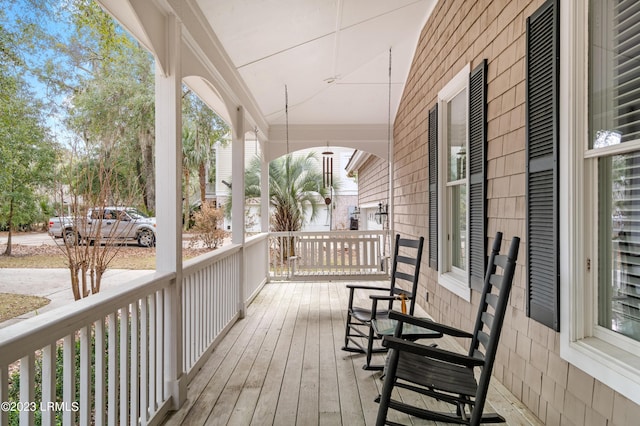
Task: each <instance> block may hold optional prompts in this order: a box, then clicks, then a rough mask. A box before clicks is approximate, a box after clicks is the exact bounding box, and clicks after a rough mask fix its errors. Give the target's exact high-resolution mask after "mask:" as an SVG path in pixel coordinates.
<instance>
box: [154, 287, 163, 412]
mask: <svg viewBox="0 0 640 426" xmlns="http://www.w3.org/2000/svg"><path fill="white" fill-rule="evenodd" d="M156 312H157V315H156V331H155V332H156V348H155V349H156V389H155V401H156V404H157V406H158V407H159V406H160V404H162V401H163V399H164V398H163V395H164V368H163V366H164V356H163V355H164V313H165V309H164V290H161V291H158V292H157V293H156Z"/></svg>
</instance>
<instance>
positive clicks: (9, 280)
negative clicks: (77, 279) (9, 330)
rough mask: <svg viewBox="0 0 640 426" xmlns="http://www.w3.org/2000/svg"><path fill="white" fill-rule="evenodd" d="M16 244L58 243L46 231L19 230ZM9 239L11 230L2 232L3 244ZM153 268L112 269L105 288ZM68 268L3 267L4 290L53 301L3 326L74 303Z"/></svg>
mask: <svg viewBox="0 0 640 426" xmlns="http://www.w3.org/2000/svg"><path fill="white" fill-rule="evenodd" d="M11 242H12V244H21V245H28V246H41V245H55V242H54V241H53V239H52V238H51V237H50V236H49V235H48V234H47V233H46V232H19V233H15V234H13V235H12V240H11ZM6 243H7V233H6V232H2V233H0V245H4V244H6ZM153 272H154V271H149V270H129V269H108V270H107V272H105V275H104V276H103V278H102V284H101V285H102V289H103V290H104V289H106V288H111V287H115V286H119V285H123V284H126V283H127V282H130V281H131V280H133V279H135V278H138V277H141V276H144V275H148V274H152V273H153ZM69 274H70V273H69V270H68V269H63V268H61V269H19V268H0V293H14V294H28V295H32V296H41V297H46V298H47V299H49V300H51V302H50V303H49V304H48V305H46V306H43V307H42V308H40V309H38V310H37V311H34V312H29V313H26V314H24V315H20V316H19V317H16V318H14V319H12V320H8V321H5V322H3V323H0V328H3V327H6V326H8V325H10V324H13V323H16V322H18V321H20V320H23V319H26V318H29V317H32V316H34V315H37V313H41V312H45V311H49V310H51V309H55V308H58V307H60V306H64V305H66V304H69V303H73V301H74V300H73V292H72V290H71V278H70V275H69Z"/></svg>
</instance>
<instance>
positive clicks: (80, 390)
mask: <svg viewBox="0 0 640 426" xmlns="http://www.w3.org/2000/svg"><path fill="white" fill-rule="evenodd" d="M174 285H175V274H173V273H171V274H160V273H155V274H151V275H150V276H147V277H142V278H139V279H136V280H133V281H131V282H130V283H128V284H127V285H126V290H122V289H123V287H119V288H113V289H110V290H104V291H103V292H101V293H100V294H97V295H94V296H91V297H89V298H87V299H84V300H81V301H78V302H75V303H70V304H69V305H68V306H64V307H61V308H58V309H55V310H52V311H49V312H46V313H44V314H41V315H38V316H36V317H33V318H30V319H27V320H25V321H22V322H20V323H17V324H15V325H12V326H9V327H6V328H3V329H0V403H3V404H5V405H4V406H3V407H2V409H0V424H2V425H6V424H9V417H10V416H14V415H16V416H19V421H20V424H21V425H31V424H34V423H35V422H36V418H37V417H41V421H42V424H43V425H53V424H60V423H63V424H66V425H71V424H75V423H76V422H78V423H79V424H81V425H88V424H112V425H118V424H150V423H154V422H155V423H157V422H158V421H159V420H161V419H162V418H163V417H164V414H165V412H166V411H167V410H168V408H169V402H170V395H169V393H168V390H167V389H166V388H165V384H166V383H167V382H168V381H171V380H172V378H169V377H167V373H166V371H168V370H170V369H167V363H168V359H167V357H165V354H167V353H169V352H170V350H171V346H172V345H173V344H172V342H170V341H169V339H168V338H167V336H166V335H165V327H166V323H165V322H166V320H167V315H165V311H166V309H167V307H168V306H170V298H171V297H172V296H171V293H172V287H173V286H174ZM16 381H17V382H18V383H16ZM10 384H11V386H9V385H10ZM10 389H11V390H12V392H17V393H18V395H15V394H13V395H10V394H9V390H10ZM18 389H19V390H18ZM18 401H19V402H18ZM7 404H8V405H7ZM13 421H15V419H12V422H13Z"/></svg>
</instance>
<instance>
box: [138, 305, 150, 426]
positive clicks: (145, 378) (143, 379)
mask: <svg viewBox="0 0 640 426" xmlns="http://www.w3.org/2000/svg"><path fill="white" fill-rule="evenodd" d="M148 383H149V297H148V296H147V297H145V298H143V299H142V300H141V302H140V424H141V425H143V426H144V425H146V424H147V422H148V421H149V386H148Z"/></svg>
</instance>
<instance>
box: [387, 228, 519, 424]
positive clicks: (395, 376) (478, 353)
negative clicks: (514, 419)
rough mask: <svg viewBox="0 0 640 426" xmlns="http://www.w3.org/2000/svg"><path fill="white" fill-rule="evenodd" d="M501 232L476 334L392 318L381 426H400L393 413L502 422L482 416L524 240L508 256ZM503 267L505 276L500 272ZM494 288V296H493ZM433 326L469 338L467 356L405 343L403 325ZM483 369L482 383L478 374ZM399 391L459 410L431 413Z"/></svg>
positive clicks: (491, 260)
mask: <svg viewBox="0 0 640 426" xmlns="http://www.w3.org/2000/svg"><path fill="white" fill-rule="evenodd" d="M501 242H502V233H500V232H498V234H497V235H496V239H495V241H494V244H493V250H492V252H491V255H490V257H489V262H488V266H487V274H486V277H485V282H484V288H483V291H482V298H481V302H480V306H479V308H478V315H477V318H476V323H475V327H474V331H473V333H467V332H465V331H462V330H458V329H455V328H452V327H449V326H445V325H442V324H437V323H434V322H430V321H425V320H421V319H418V318H414V317H412V316H408V315H403V314H401V313H399V312H395V311H393V312H390V313H389V318H391V319H395V320H397V321H398V325H397V327H396V332H395V336H389V337H385V338H384V340H383V345H384V346H385V347H387V348H389V349H390V352H389V356H388V367H387V370H386V376H385V378H384V385H383V388H382V394H381V395H380V397H379V403H380V406H379V410H378V418H377V421H376V425H377V426H382V425H384V424H391V425H393V424H397V423H393V422H390V421H387V419H386V418H387V413H388V410H389V409H390V408H391V409H394V410H397V411H400V412H403V413H407V414H409V415H412V416H416V417H420V418H423V419H427V420H433V421H438V422H447V423H457V424H470V425H478V424H480V423H502V422H504V418H503V417H502V416H500V415H498V414H496V413H487V414H484V415H483V410H484V405H485V401H486V397H487V391H488V389H489V380H490V378H491V371H492V369H493V362H494V359H495V355H496V350H497V348H498V341H499V338H500V331H501V329H502V323H503V321H504V314H505V310H506V307H507V303H508V300H509V293H510V291H511V284H512V281H513V273H514V269H515V264H516V258H517V257H518V247H519V245H520V239H519V238H518V237H514V238H513V240H512V241H511V247H510V248H509V253H508V254H507V255H506V256H505V255H499V252H500V245H501ZM496 266H499V267H500V268H501V269H502V271H501V273H502V275H498V274H496ZM494 290H495V293H494ZM405 322H406V323H410V324H414V325H418V326H420V327H425V328H429V329H432V330H436V331H439V332H441V333H443V334H447V335H450V336H454V337H462V338H470V339H471V345H470V349H469V353H468V355H464V354H460V353H456V352H450V351H447V350H443V349H440V348H435V347H430V346H423V345H420V344H417V343H414V342H410V341H406V340H403V339H401V338H400V337H399V336H400V333H401V329H402V327H403V323H405ZM475 368H479V369H480V375H479V379H478V381H476V379H475V375H474V370H475ZM394 386H395V387H399V388H404V389H408V390H410V391H413V392H418V393H420V394H423V395H426V396H428V397H430V398H433V399H435V400H439V401H444V402H446V403H449V404H451V405H453V406H454V407H455V413H454V412H453V410H452V411H451V412H438V411H431V410H429V409H428V408H427V409H425V408H422V407H415V406H411V405H408V404H406V403H403V402H400V401H396V400H393V399H391V393H392V390H393V388H394Z"/></svg>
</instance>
